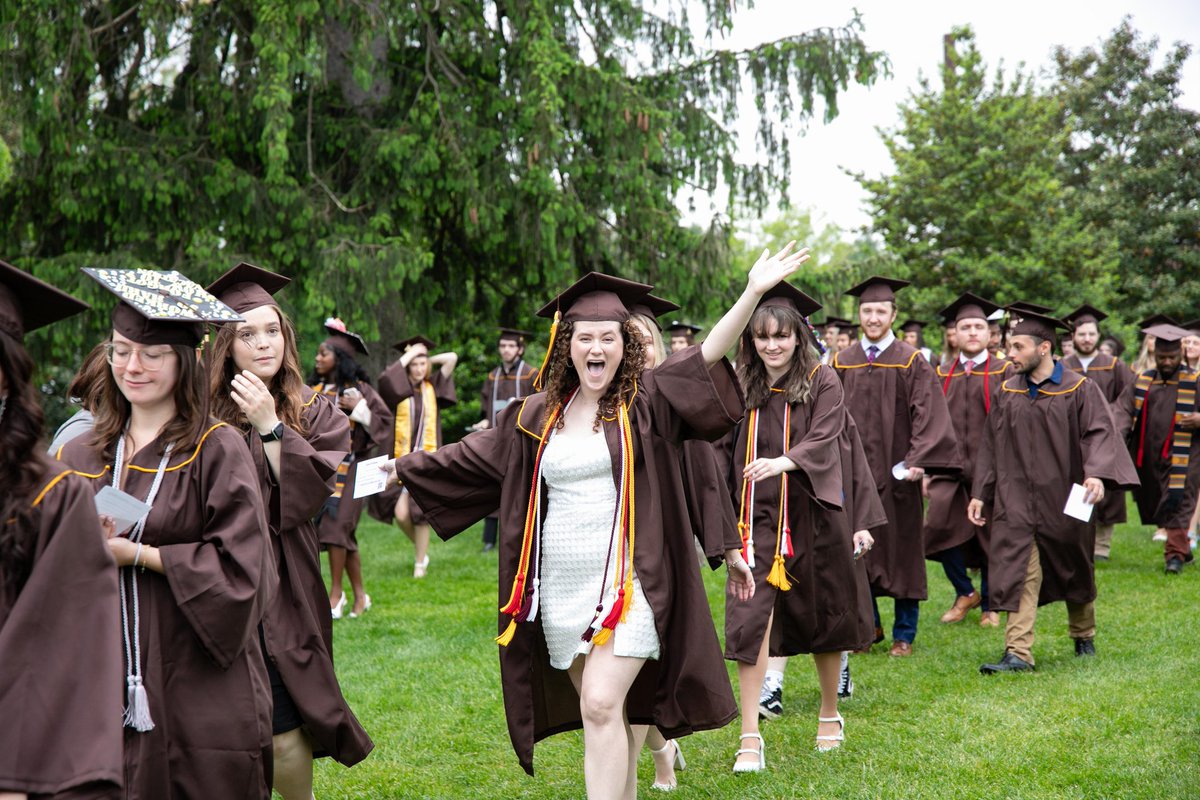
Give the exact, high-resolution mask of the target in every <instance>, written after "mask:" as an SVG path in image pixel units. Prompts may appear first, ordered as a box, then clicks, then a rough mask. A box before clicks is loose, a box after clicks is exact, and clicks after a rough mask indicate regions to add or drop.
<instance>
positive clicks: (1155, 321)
mask: <svg viewBox="0 0 1200 800" xmlns="http://www.w3.org/2000/svg"><path fill="white" fill-rule="evenodd" d="M1178 324H1179V323H1178V322H1176V321H1175V318H1174V317H1168V316H1167V315H1166V314H1151V315H1150V316H1148V317H1146V318H1145V319H1144V320H1141V321H1140V322H1138V324H1137V326H1138V328H1139V329H1142V330H1145V329H1146V328H1153V327H1154V326H1155V325H1178Z"/></svg>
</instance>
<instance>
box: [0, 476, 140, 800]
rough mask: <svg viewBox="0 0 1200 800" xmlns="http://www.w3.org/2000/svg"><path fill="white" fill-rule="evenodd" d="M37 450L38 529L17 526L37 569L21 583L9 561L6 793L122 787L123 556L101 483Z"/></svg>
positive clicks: (1, 744) (2, 750) (93, 793)
mask: <svg viewBox="0 0 1200 800" xmlns="http://www.w3.org/2000/svg"><path fill="white" fill-rule="evenodd" d="M33 458H34V459H36V460H37V461H38V462H39V466H41V468H42V478H41V480H40V481H39V483H38V485H37V486H36V488H35V490H34V494H33V495H32V496H31V497H30V498H29V501H30V505H32V506H33V511H32V516H31V518H30V523H29V525H28V526H27V527H28V530H22V531H20V532H18V533H17V534H16V536H17V537H18V538H17V541H20V542H22V543H23V546H24V549H25V559H26V561H27V563H26V564H25V565H24V567H23V569H22V572H24V574H25V575H26V576H27V577H26V579H25V582H24V584H23V585H22V586H20V587H19V588H15V587H13V586H11V585H9V584H10V582H14V583H15V582H16V577H17V576H15V575H5V574H3V571H2V570H0V720H3V722H0V793H3V792H25V793H28V794H31V795H34V796H43V795H48V796H56V795H58V794H59V793H60V792H65V793H69V796H71V797H77V798H85V797H86V798H111V797H116V796H118V794H119V787H120V782H121V748H122V744H121V738H122V734H121V714H122V708H121V697H122V693H121V691H120V688H121V686H122V684H123V682H124V668H123V666H122V661H121V658H122V657H121V634H120V630H119V628H118V627H117V626H116V625H115V624H114V620H116V619H119V618H120V613H121V612H120V601H119V600H118V596H117V567H116V563H115V562H114V561H113V557H112V555H110V553H109V550H108V545H107V544H105V542H104V535H103V534H102V533H101V531H100V524H99V518H98V517H97V515H96V504H95V502H94V501H93V499H92V498H93V495H92V491H91V487H89V486H88V485H87V482H86V481H84V480H82V479H80V478H78V477H76V476H74V475H72V474H71V472H70V470H68V469H66V468H65V467H64V465H62V464H55V463H52V462H50V461H49V460H48V459H47V458H46V457H45V456H43V455H41V454H40V453H39V454H36V455H34V456H33ZM16 524H17V523H15V522H10V523H9V527H11V526H15V525H16ZM6 533H8V532H7V531H6Z"/></svg>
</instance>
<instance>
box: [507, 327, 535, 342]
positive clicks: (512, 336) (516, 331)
mask: <svg viewBox="0 0 1200 800" xmlns="http://www.w3.org/2000/svg"><path fill="white" fill-rule="evenodd" d="M536 335H537V334H534V333H530V332H529V331H523V330H521V329H520V328H506V327H504V326H503V325H501V326H500V341H502V342H504V341H508V342H516V343H517V344H525V343H526V342H528V341H530V340H531V339H533V338H534V336H536Z"/></svg>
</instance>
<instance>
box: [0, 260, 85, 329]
mask: <svg viewBox="0 0 1200 800" xmlns="http://www.w3.org/2000/svg"><path fill="white" fill-rule="evenodd" d="M89 308H91V306H89V305H88V304H87V303H85V302H83V301H82V300H76V299H75V298H74V297H72V296H71V295H69V294H67V293H66V292H63V291H59V290H58V289H55V288H54V287H53V286H51V285H50V284H48V283H46V282H45V281H40V280H38V279H37V278H35V277H33V276H32V275H30V274H29V273H28V272H26V271H25V270H23V269H20V268H18V267H14V266H13V265H12V264H7V263H5V262H3V261H0V331H4V332H5V333H7V334H8V335H9V336H11V337H13V338H14V339H17V340H18V341H19V340H21V339H23V338H25V334H26V333H29V331H33V330H37V329H38V328H41V327H42V326H44V325H49V324H50V323H51V322H57V321H58V320H60V319H66V318H67V317H69V316H71V315H73V314H78V313H79V312H80V311H87V310H88V309H89Z"/></svg>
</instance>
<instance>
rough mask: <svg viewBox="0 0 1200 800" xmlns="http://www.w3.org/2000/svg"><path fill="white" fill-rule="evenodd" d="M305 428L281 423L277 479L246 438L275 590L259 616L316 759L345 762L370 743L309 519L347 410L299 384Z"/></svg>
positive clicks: (327, 483) (337, 450)
mask: <svg viewBox="0 0 1200 800" xmlns="http://www.w3.org/2000/svg"><path fill="white" fill-rule="evenodd" d="M302 401H303V403H304V423H305V425H306V426H307V427H308V433H307V434H304V435H301V434H300V433H299V432H298V431H295V430H293V429H291V428H288V427H285V428H284V431H283V441H282V442H281V443H280V444H281V453H280V457H279V471H280V473H282V475H283V478H282V480H278V479H276V478H275V476H274V475H273V474H272V473H271V468H270V466H269V465H268V464H267V460H266V456H265V454H264V453H263V445H262V440H261V439H260V438H259V437H258V435H257V434H255V433H253V431H251V432H250V433H249V434H247V436H246V443H247V445H249V447H250V454H251V455H252V456H253V458H254V466H255V467H256V468H257V469H258V479H259V490H260V491H261V492H262V496H263V499H264V500H265V501H266V503H267V513H268V515H269V520H268V527H269V530H270V532H271V548H272V552H273V555H274V561H275V564H276V567H277V568H278V572H279V589H278V591H277V592H276V593H275V596H274V598H273V599H272V600H271V603H270V605H269V606H268V607H267V613H266V616H265V617H264V618H263V636H264V638H265V640H266V643H267V655H268V657H269V658H271V659H272V660H273V661H274V662H275V668H276V669H277V670H278V671H279V674H280V676H282V678H283V682H284V685H285V686H287V690H288V694H290V695H291V696H292V701H293V702H294V703H295V704H296V708H297V709H298V710H299V711H300V716H301V718H302V719H303V720H304V727H305V729H306V730H307V731H308V733H309V734H310V735H311V736H312V739H313V752H314V755H316V756H332V757H333V758H334V759H335V760H336V761H339V762H341V763H342V764H345V765H346V766H350V765H353V764H357V763H358V762H359V761H362V760H363V759H364V758H366V757H367V753H369V752H371V748H372V747H373V746H374V745H373V744H372V742H371V739H370V737H368V736H367V732H366V731H364V730H363V728H362V726H361V725H360V724H359V722H358V720H357V719H355V717H354V712H352V711H351V710H350V706H349V705H348V704H347V703H346V699H345V697H343V696H342V689H341V687H340V686H339V685H338V680H337V676H336V675H335V674H334V671H333V621H332V619H331V617H330V616H329V595H328V594H326V592H325V583H324V581H323V579H322V578H321V553H320V549H321V548H320V543H319V542H318V541H317V530H316V526H315V525H313V523H312V517H313V515H315V514H316V513H317V512H318V511H320V510H321V505H322V503H324V502H325V498H326V497H328V496H329V494H330V492H332V491H333V483H334V478H335V476H336V474H337V466H338V464H339V463H341V460H342V457H343V456H345V455H346V452H347V450H348V449H349V447H350V425H349V420H348V419H347V417H346V415H345V414H343V413H342V412H341V410H340V409H338V408H335V407H334V405H333V403H331V402H330V401H329V399H328V398H327V397H325V396H323V395H319V394H317V393H316V392H314V391H313V390H312V389H309V388H308V387H307V386H306V387H304V388H303V389H302Z"/></svg>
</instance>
